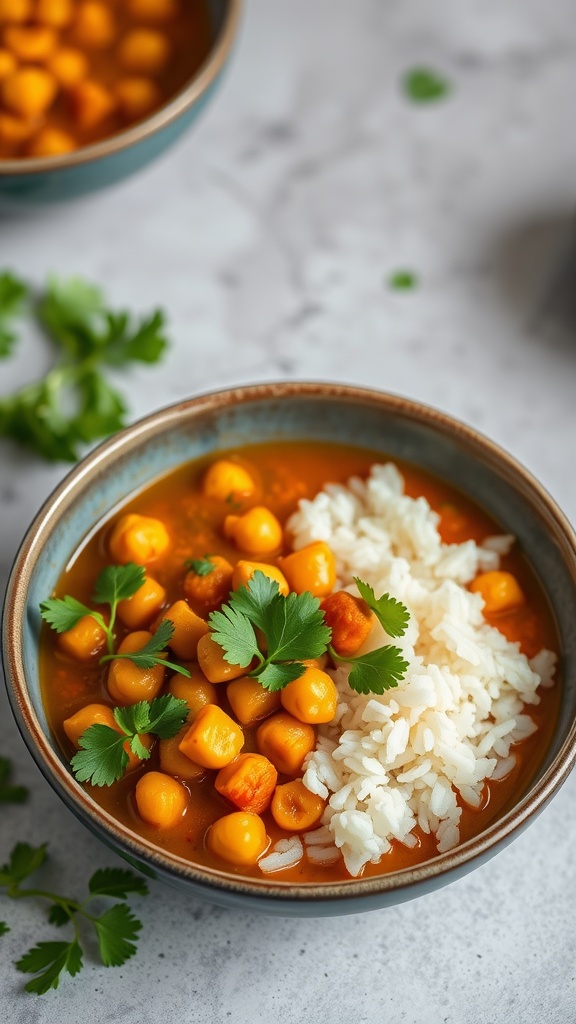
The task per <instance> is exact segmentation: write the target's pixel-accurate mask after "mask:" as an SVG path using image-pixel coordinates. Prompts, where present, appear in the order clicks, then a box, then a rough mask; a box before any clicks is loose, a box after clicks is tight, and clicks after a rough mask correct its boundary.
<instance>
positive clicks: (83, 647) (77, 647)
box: [58, 615, 106, 661]
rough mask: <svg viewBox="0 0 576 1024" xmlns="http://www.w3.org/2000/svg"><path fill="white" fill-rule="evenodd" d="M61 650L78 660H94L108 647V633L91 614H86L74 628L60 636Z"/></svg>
mask: <svg viewBox="0 0 576 1024" xmlns="http://www.w3.org/2000/svg"><path fill="white" fill-rule="evenodd" d="M58 646H59V648H60V650H61V651H62V652H63V653H64V654H67V655H68V657H69V658H74V659H75V660H76V661H93V660H94V658H97V657H98V656H99V655H100V654H102V653H103V652H104V650H105V649H106V633H105V632H104V630H103V629H102V626H101V625H100V624H99V623H98V622H96V619H94V618H92V616H91V615H84V616H83V617H82V618H81V619H80V620H79V621H78V622H77V623H76V625H75V626H72V629H67V630H66V632H65V633H60V634H59V636H58Z"/></svg>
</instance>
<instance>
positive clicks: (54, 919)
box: [48, 903, 72, 928]
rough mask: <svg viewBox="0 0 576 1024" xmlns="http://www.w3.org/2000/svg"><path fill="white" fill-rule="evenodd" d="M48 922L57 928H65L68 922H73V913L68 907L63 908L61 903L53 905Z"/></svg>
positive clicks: (49, 909) (49, 910)
mask: <svg viewBox="0 0 576 1024" xmlns="http://www.w3.org/2000/svg"><path fill="white" fill-rule="evenodd" d="M48 920H49V921H50V924H55V925H56V927H57V928H63V927H64V925H65V924H68V921H71V920H72V911H70V910H68V908H67V907H63V906H62V905H61V904H60V903H53V904H52V906H51V907H49V908H48Z"/></svg>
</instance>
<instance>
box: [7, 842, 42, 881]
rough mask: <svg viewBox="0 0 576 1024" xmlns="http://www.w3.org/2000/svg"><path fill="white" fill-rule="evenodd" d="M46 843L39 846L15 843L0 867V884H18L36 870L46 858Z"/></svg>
mask: <svg viewBox="0 0 576 1024" xmlns="http://www.w3.org/2000/svg"><path fill="white" fill-rule="evenodd" d="M46 845H47V844H46V843H43V844H42V845H41V846H30V844H29V843H16V846H14V847H13V849H12V852H11V854H10V860H9V861H8V863H7V864H4V866H3V867H1V868H0V886H2V885H12V884H15V885H18V883H19V882H23V881H24V879H25V878H28V875H31V874H32V872H33V871H36V870H37V869H38V868H39V867H40V866H41V865H42V864H43V863H44V861H45V860H46Z"/></svg>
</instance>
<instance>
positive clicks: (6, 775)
mask: <svg viewBox="0 0 576 1024" xmlns="http://www.w3.org/2000/svg"><path fill="white" fill-rule="evenodd" d="M11 775H12V766H11V764H10V761H9V760H8V759H7V758H6V757H0V803H6V804H21V803H23V802H24V800H26V797H27V796H28V790H27V789H26V787H25V786H13V785H11V783H10V777H11Z"/></svg>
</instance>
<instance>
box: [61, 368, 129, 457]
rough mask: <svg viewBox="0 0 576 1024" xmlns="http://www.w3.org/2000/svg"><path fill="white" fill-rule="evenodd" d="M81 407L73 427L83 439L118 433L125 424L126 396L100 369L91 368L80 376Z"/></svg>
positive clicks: (77, 379) (86, 440)
mask: <svg viewBox="0 0 576 1024" xmlns="http://www.w3.org/2000/svg"><path fill="white" fill-rule="evenodd" d="M76 394H77V398H78V409H77V413H76V416H75V417H74V419H73V420H71V421H70V424H69V429H70V430H71V432H72V433H74V434H75V436H76V437H77V438H78V440H79V441H82V442H84V443H85V444H90V442H91V441H97V440H98V438H100V437H106V436H107V435H108V434H114V433H116V431H117V430H120V429H121V428H122V427H123V426H124V423H125V415H126V412H127V408H126V403H125V402H124V399H123V398H122V396H121V395H120V394H118V392H117V391H116V389H115V388H113V387H112V386H111V385H110V384H109V383H108V381H107V380H106V379H105V378H104V377H103V376H102V375H101V374H100V373H98V372H97V371H96V370H92V369H87V370H84V371H83V372H82V373H78V375H77V377H76Z"/></svg>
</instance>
